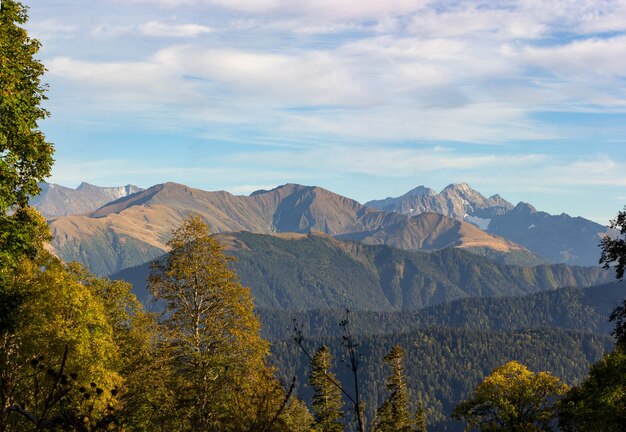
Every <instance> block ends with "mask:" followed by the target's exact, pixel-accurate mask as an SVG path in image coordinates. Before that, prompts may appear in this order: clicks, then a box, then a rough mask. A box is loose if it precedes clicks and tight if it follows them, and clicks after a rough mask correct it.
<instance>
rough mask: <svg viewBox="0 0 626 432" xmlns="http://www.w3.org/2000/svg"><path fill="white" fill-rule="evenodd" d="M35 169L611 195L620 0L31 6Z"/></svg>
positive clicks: (558, 206)
mask: <svg viewBox="0 0 626 432" xmlns="http://www.w3.org/2000/svg"><path fill="white" fill-rule="evenodd" d="M27 3H28V4H29V5H30V6H31V10H30V16H31V22H30V23H29V25H28V28H29V31H30V32H31V34H32V35H34V36H35V37H38V38H39V39H41V41H42V43H43V49H42V51H41V53H40V57H41V59H42V61H43V62H44V63H45V65H46V66H47V68H48V70H49V71H48V73H47V75H46V81H47V82H48V83H49V84H50V91H49V98H50V99H49V101H48V102H47V107H48V109H49V110H50V111H51V112H52V117H51V118H50V119H48V120H46V121H45V122H43V123H42V128H43V129H44V131H45V133H46V134H47V136H48V138H49V139H50V140H51V141H53V142H54V143H55V145H56V150H57V152H56V160H57V163H56V166H55V169H54V172H53V175H52V177H51V179H50V181H52V182H56V183H60V184H64V185H67V186H77V185H78V184H79V183H80V182H81V181H88V182H90V183H94V184H97V185H102V186H104V185H118V184H127V183H133V184H137V185H139V186H143V187H147V186H150V185H153V184H156V183H162V182H165V181H176V182H180V183H185V184H188V185H190V186H194V187H199V188H202V189H206V190H228V191H231V192H233V193H238V194H247V193H250V192H252V191H254V190H256V189H260V188H271V187H275V186H277V185H279V184H284V183H287V182H295V183H301V184H307V185H319V186H322V187H325V188H328V189H331V190H333V191H335V192H337V193H341V194H343V195H346V196H349V197H352V198H355V199H357V200H359V201H361V202H364V201H367V200H370V199H375V198H383V197H386V196H396V195H400V194H402V193H404V192H406V191H408V190H409V189H412V188H413V187H415V186H417V185H421V184H423V185H426V186H430V187H433V188H435V189H441V188H443V187H445V186H446V185H447V184H449V183H453V182H468V183H470V184H471V185H472V186H473V187H474V188H475V189H477V190H478V191H480V192H482V193H483V194H484V195H491V194H495V193H499V194H501V195H502V196H504V197H505V198H507V199H508V200H510V201H512V202H514V203H515V202H517V201H526V202H530V203H532V204H534V205H535V206H536V207H537V208H539V209H541V210H545V211H549V212H551V213H557V214H559V213H561V212H566V213H569V214H572V215H580V216H585V217H587V218H590V219H594V220H597V221H600V222H604V223H606V222H607V221H608V219H609V218H611V217H613V216H614V215H615V213H616V212H617V211H618V210H619V209H621V208H622V207H623V205H624V204H626V61H624V59H626V1H624V0H551V1H549V2H546V1H544V0H517V1H516V0H508V1H500V2H496V1H463V2H458V1H445V0H440V1H437V0H433V1H429V0H412V1H410V0H342V1H336V0H332V1H331V0H307V1H298V0H106V1H105V0H90V1H84V0H37V1H36V2H35V1H31V2H27Z"/></svg>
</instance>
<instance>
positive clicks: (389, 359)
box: [373, 345, 426, 432]
mask: <svg viewBox="0 0 626 432" xmlns="http://www.w3.org/2000/svg"><path fill="white" fill-rule="evenodd" d="M384 361H385V363H386V364H387V365H389V366H390V367H391V375H389V377H388V378H387V390H389V391H390V392H391V394H390V395H389V397H388V398H387V400H385V402H383V404H382V406H381V407H380V408H379V409H378V412H377V413H376V422H375V425H374V428H373V429H374V430H375V431H377V432H378V431H379V432H412V431H415V430H419V431H420V432H421V431H424V432H425V430H426V418H425V412H424V409H423V405H422V404H421V402H420V404H419V407H420V408H421V409H420V410H418V412H417V413H416V418H415V419H413V418H411V412H410V410H409V391H408V388H407V385H406V381H405V378H404V351H403V350H402V348H401V347H400V346H399V345H396V346H394V347H393V348H392V349H391V351H390V352H389V354H387V355H386V356H385V359H384ZM418 423H419V428H418Z"/></svg>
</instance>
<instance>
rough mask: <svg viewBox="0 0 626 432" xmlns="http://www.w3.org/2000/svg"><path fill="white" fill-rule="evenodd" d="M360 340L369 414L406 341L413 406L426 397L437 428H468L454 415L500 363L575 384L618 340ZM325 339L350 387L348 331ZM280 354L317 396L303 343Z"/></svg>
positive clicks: (445, 335) (469, 336)
mask: <svg viewBox="0 0 626 432" xmlns="http://www.w3.org/2000/svg"><path fill="white" fill-rule="evenodd" d="M352 328H357V327H356V326H352ZM357 341H358V343H359V347H358V352H359V353H360V354H361V355H362V356H363V357H362V368H361V369H360V379H361V391H362V392H363V399H364V401H365V402H366V404H367V406H366V412H367V414H368V416H369V418H370V419H371V416H372V415H373V409H374V407H376V406H378V404H379V402H380V401H382V399H383V397H384V395H385V394H386V391H385V388H384V385H383V383H384V381H385V376H386V371H385V369H384V367H383V357H384V356H385V355H386V354H387V353H388V352H389V350H390V349H391V348H392V347H393V346H394V345H396V344H398V345H400V346H401V347H403V348H404V350H405V352H406V356H405V373H406V379H407V383H408V387H409V389H410V393H411V395H412V399H411V400H412V402H413V407H415V405H414V404H415V403H416V401H417V400H418V398H420V399H421V400H422V401H423V402H424V404H425V406H426V409H427V412H428V420H429V429H428V430H429V431H431V432H438V431H444V430H455V431H461V430H463V425H462V424H460V423H456V422H454V421H452V420H450V418H449V415H450V413H451V411H452V409H453V408H454V406H455V405H456V404H457V403H459V402H460V401H461V400H463V398H466V397H467V395H468V394H469V393H470V391H471V390H472V389H473V388H474V387H475V386H476V385H477V384H478V383H479V382H480V381H481V380H482V379H483V377H484V376H485V375H487V374H488V373H489V372H490V371H491V370H492V369H493V368H495V367H496V366H499V365H502V364H504V363H506V362H507V361H509V360H512V359H514V360H517V361H519V362H521V363H524V364H526V365H528V366H529V367H530V368H531V369H533V370H548V371H551V372H553V373H554V374H555V375H557V376H559V377H561V378H562V379H563V380H565V381H566V382H568V383H570V384H574V383H577V382H579V381H581V380H582V379H583V378H584V377H585V376H586V373H587V369H588V367H589V365H590V364H591V363H594V362H596V361H597V360H599V359H600V358H601V357H602V355H603V354H604V353H605V352H607V351H608V350H610V349H611V348H612V347H613V344H614V341H613V338H611V337H610V336H607V335H597V334H592V333H585V332H577V331H568V330H560V329H536V330H527V331H507V332H488V331H480V330H475V329H449V328H426V329H421V330H415V331H412V332H410V333H405V334H389V335H375V336H364V337H357ZM321 345H327V346H328V347H329V348H330V351H331V352H332V353H333V355H334V356H335V357H336V362H335V368H334V371H335V373H336V374H337V375H338V376H339V377H340V379H341V381H342V383H345V384H346V385H347V386H348V388H350V385H351V384H350V383H351V382H352V381H351V376H350V372H349V370H348V369H347V367H346V364H345V363H344V362H345V361H346V360H347V358H346V357H345V348H344V347H343V346H342V339H341V337H327V338H311V339H310V340H308V341H306V347H307V348H308V350H309V351H311V352H313V351H314V350H315V349H316V348H317V347H318V346H321ZM272 353H273V362H274V364H275V365H276V366H277V367H278V368H279V370H280V374H281V376H282V377H283V380H284V381H285V382H289V381H290V380H291V377H292V376H294V375H295V376H296V377H297V383H298V394H299V395H300V396H301V397H303V398H304V399H305V400H310V397H311V390H310V389H309V388H308V386H307V385H306V376H307V374H308V366H309V361H308V359H307V358H306V357H305V355H304V354H303V353H302V352H301V350H300V348H299V347H298V346H297V345H296V344H295V343H294V342H293V341H291V340H288V341H282V342H275V343H274V344H273V345H272ZM342 355H343V356H344V357H342ZM342 358H343V361H344V362H342Z"/></svg>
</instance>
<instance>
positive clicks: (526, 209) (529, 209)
mask: <svg viewBox="0 0 626 432" xmlns="http://www.w3.org/2000/svg"><path fill="white" fill-rule="evenodd" d="M511 212H512V213H526V214H531V213H537V209H536V208H535V207H533V206H532V205H530V204H528V203H525V202H523V201H520V202H519V203H517V205H516V206H515V208H513V210H512V211H511Z"/></svg>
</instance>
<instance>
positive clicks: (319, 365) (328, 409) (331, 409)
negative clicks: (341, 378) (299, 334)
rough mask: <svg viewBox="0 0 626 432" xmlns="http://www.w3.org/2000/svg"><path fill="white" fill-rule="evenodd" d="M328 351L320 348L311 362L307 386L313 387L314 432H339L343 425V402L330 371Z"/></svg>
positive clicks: (335, 380)
mask: <svg viewBox="0 0 626 432" xmlns="http://www.w3.org/2000/svg"><path fill="white" fill-rule="evenodd" d="M331 363H332V358H331V354H330V350H329V349H328V347H326V346H322V347H320V348H319V349H318V350H317V352H316V353H315V355H314V356H313V361H312V362H311V373H310V375H309V384H311V386H312V387H313V390H314V391H315V394H314V395H313V415H314V418H315V430H317V431H319V432H341V431H343V425H342V423H341V418H342V417H343V401H342V399H341V388H340V387H338V386H337V378H336V377H335V375H334V374H333V373H332V372H331V371H330V369H331V367H332V365H331Z"/></svg>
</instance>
